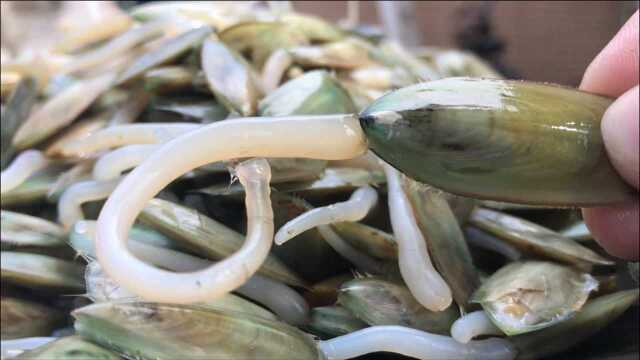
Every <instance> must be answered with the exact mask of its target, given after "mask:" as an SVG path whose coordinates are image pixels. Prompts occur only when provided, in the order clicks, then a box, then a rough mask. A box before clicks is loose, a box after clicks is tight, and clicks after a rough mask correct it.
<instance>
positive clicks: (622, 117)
mask: <svg viewBox="0 0 640 360" xmlns="http://www.w3.org/2000/svg"><path fill="white" fill-rule="evenodd" d="M639 95H640V94H639V93H638V86H636V87H634V88H632V89H630V90H628V91H627V92H626V93H624V94H623V95H622V96H621V97H619V98H618V99H617V100H616V101H615V102H614V103H613V104H611V106H609V108H608V109H607V111H606V112H605V114H604V116H603V117H602V124H601V129H602V137H603V139H604V144H605V147H606V149H607V153H608V155H609V159H610V160H611V163H612V164H613V166H614V167H615V168H616V170H618V172H619V173H620V175H622V178H623V179H625V180H626V181H627V182H628V183H629V184H631V185H633V186H634V187H635V188H636V189H637V188H638V182H639V175H638V153H639V152H640V149H639V147H640V142H639V141H640V140H639V137H638V115H639V114H638V101H639V100H638V96H639Z"/></svg>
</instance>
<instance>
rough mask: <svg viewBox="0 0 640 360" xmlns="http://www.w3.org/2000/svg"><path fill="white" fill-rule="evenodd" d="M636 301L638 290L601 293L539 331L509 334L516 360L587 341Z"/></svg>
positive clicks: (540, 357)
mask: <svg viewBox="0 0 640 360" xmlns="http://www.w3.org/2000/svg"><path fill="white" fill-rule="evenodd" d="M637 302H638V289H633V290H626V291H618V292H616V293H613V294H610V295H605V296H601V297H599V298H597V299H594V300H590V301H588V302H587V303H586V305H585V306H584V307H583V308H582V310H581V311H579V312H577V313H576V315H575V316H574V317H572V318H570V319H568V320H565V321H562V322H560V323H558V324H556V325H555V326H551V327H549V328H546V329H544V330H542V331H534V332H530V333H526V334H522V335H518V336H512V337H510V338H509V340H510V341H511V342H512V343H513V344H514V345H515V347H516V348H517V349H518V357H517V359H518V360H529V359H531V360H532V359H542V358H546V357H547V356H550V355H553V354H557V353H560V352H562V351H564V350H567V349H569V348H571V347H573V346H575V345H576V344H577V343H579V342H581V341H583V340H586V339H587V338H589V337H590V336H592V335H594V334H595V333H597V332H598V331H600V330H602V329H603V328H605V327H606V326H607V325H609V324H610V323H612V322H613V321H614V320H616V319H617V318H618V317H620V316H621V315H622V314H624V312H625V311H626V310H627V309H628V308H629V307H631V306H632V305H633V304H634V303H637ZM559 358H562V357H559Z"/></svg>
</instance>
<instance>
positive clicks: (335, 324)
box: [308, 306, 368, 338]
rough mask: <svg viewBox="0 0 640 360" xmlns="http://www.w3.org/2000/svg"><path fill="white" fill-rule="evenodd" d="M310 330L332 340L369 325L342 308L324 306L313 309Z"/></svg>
mask: <svg viewBox="0 0 640 360" xmlns="http://www.w3.org/2000/svg"><path fill="white" fill-rule="evenodd" d="M308 326H309V329H310V330H311V331H312V332H313V333H314V334H317V335H319V336H322V337H325V338H332V337H336V336H340V335H345V334H348V333H350V332H354V331H356V330H360V329H363V328H365V327H367V326H368V325H367V324H366V323H365V322H363V321H362V320H359V319H358V318H356V317H355V316H353V315H352V314H351V313H350V312H349V311H348V310H345V309H344V308H342V307H340V306H322V307H317V308H313V309H311V321H310V322H309V325H308Z"/></svg>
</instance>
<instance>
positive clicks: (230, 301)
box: [1, 2, 638, 359]
mask: <svg viewBox="0 0 640 360" xmlns="http://www.w3.org/2000/svg"><path fill="white" fill-rule="evenodd" d="M353 18H354V17H353V16H349V17H348V19H347V20H345V21H342V22H340V25H335V24H331V23H329V22H327V21H325V20H322V19H320V18H317V17H314V16H310V15H305V14H301V13H298V12H296V11H295V9H294V8H292V7H291V6H288V3H287V2H282V3H280V2H269V4H264V3H263V2H238V3H231V2H221V3H209V2H175V3H173V2H168V3H151V4H146V5H139V6H136V7H133V8H131V9H129V10H128V11H127V12H124V11H121V10H118V11H114V12H112V13H109V14H108V16H103V17H100V18H99V20H96V21H92V22H91V21H88V22H84V23H80V24H75V25H73V26H71V25H69V26H67V27H63V28H62V29H59V30H60V31H59V33H57V34H55V35H56V36H57V38H56V41H55V42H54V43H53V45H51V46H49V47H44V48H40V49H37V51H34V50H33V49H31V50H29V51H19V50H15V49H8V48H4V47H3V49H2V94H1V95H2V149H1V150H2V153H1V155H2V159H1V161H2V188H1V204H2V213H1V217H2V235H1V243H2V265H1V267H2V273H1V274H2V333H1V335H2V358H3V359H5V358H6V359H9V358H16V359H17V358H25V359H26V358H29V359H52V358H64V359H118V358H121V357H124V358H130V359H350V358H355V357H358V356H361V355H364V354H369V353H376V354H371V355H369V356H370V358H389V356H390V355H389V354H388V353H395V354H401V355H404V356H409V357H413V358H420V359H515V358H517V359H541V358H548V357H549V356H559V358H563V357H564V358H566V357H572V356H580V358H588V357H587V356H586V355H584V354H582V355H576V354H580V353H579V352H576V351H579V349H578V350H576V346H575V345H577V344H585V345H584V346H583V347H584V348H585V349H587V350H588V351H587V353H591V354H593V353H596V354H598V355H597V356H598V358H605V356H607V355H611V354H612V355H613V356H620V355H623V354H633V353H634V352H637V350H638V342H637V331H638V330H637V324H635V325H630V322H629V321H626V320H625V319H629V318H631V319H633V318H637V314H638V289H637V282H634V281H637V274H638V265H637V263H635V264H632V263H625V262H623V261H621V260H617V259H614V258H612V257H610V256H608V255H606V253H605V252H604V251H603V250H602V249H601V248H600V247H599V246H598V245H597V243H596V242H594V241H593V239H592V238H591V235H590V234H589V231H588V229H587V228H586V226H585V224H584V223H583V222H582V221H581V219H580V215H579V211H578V210H577V208H579V207H587V206H602V205H610V204H617V203H623V202H625V201H628V200H629V199H633V198H634V197H637V196H638V195H637V192H635V190H632V189H630V187H629V186H627V185H626V184H625V183H624V181H623V180H621V179H620V178H619V176H618V175H617V174H616V173H615V171H614V170H613V168H612V167H611V165H610V163H609V161H608V159H607V157H606V153H605V150H604V147H603V144H602V139H601V135H600V132H599V131H600V130H599V121H600V118H601V116H602V114H603V112H604V110H605V109H606V108H607V106H608V105H609V104H610V103H611V99H608V98H604V97H601V96H597V95H593V94H588V93H583V92H579V91H577V90H575V89H570V88H565V87H560V86H555V85H548V84H537V83H528V82H521V81H509V80H505V79H502V78H501V76H500V75H499V74H498V73H497V72H495V71H494V70H492V69H491V67H490V66H489V65H487V64H485V63H484V62H483V61H482V60H480V59H478V58H477V57H475V56H474V55H472V54H469V53H465V52H461V51H457V50H449V49H439V48H423V49H407V48H404V47H403V46H401V45H400V44H398V43H395V42H392V41H390V40H388V39H385V38H384V36H383V35H382V34H381V33H380V32H379V31H376V28H372V27H367V26H362V25H359V24H357V23H355V22H354V21H353V20H354V19H353ZM623 314H624V315H623ZM634 322H635V321H634ZM608 326H609V327H608ZM605 329H606V330H605ZM620 329H622V330H624V331H622V334H624V335H615V337H616V338H620V339H622V340H620V341H618V342H617V343H616V342H615V341H614V340H611V339H609V340H607V341H600V342H598V339H599V338H602V336H603V335H596V334H602V333H603V331H606V332H607V334H617V333H616V331H618V332H620ZM594 335H596V336H594ZM612 336H614V335H612ZM589 344H597V346H591V348H590V347H589ZM381 352H386V353H387V354H382V353H381ZM594 358H595V357H594Z"/></svg>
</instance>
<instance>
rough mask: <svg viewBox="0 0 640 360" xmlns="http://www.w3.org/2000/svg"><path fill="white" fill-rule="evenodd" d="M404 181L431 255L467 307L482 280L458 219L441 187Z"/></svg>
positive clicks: (462, 303) (404, 186)
mask: <svg viewBox="0 0 640 360" xmlns="http://www.w3.org/2000/svg"><path fill="white" fill-rule="evenodd" d="M403 180H404V182H403V188H404V191H405V193H406V194H407V198H408V199H409V202H410V203H411V207H412V209H413V213H414V214H415V217H416V220H417V223H418V227H419V228H420V231H421V232H422V234H423V236H424V238H425V241H426V242H427V248H428V249H429V255H430V256H431V259H432V261H433V262H434V264H435V266H436V269H438V272H439V273H440V275H442V277H443V278H444V279H445V281H446V282H447V284H448V285H449V287H450V288H451V292H452V295H453V298H454V300H455V301H456V303H457V304H458V305H459V306H461V307H463V308H466V307H467V305H468V301H469V297H470V296H471V294H472V293H473V291H475V289H476V288H477V287H478V285H479V284H480V279H479V277H478V272H477V270H476V268H475V267H474V265H473V260H472V259H471V252H470V251H469V247H468V246H467V242H466V241H465V239H464V234H463V233H462V230H461V229H460V225H459V224H458V220H457V218H456V217H455V215H454V213H453V211H451V207H450V206H449V203H448V202H447V199H446V198H445V197H444V196H443V195H442V193H441V192H440V191H439V190H437V189H434V188H430V187H428V186H424V185H422V184H420V183H418V182H415V181H413V180H411V179H409V178H406V177H404V179H403Z"/></svg>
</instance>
